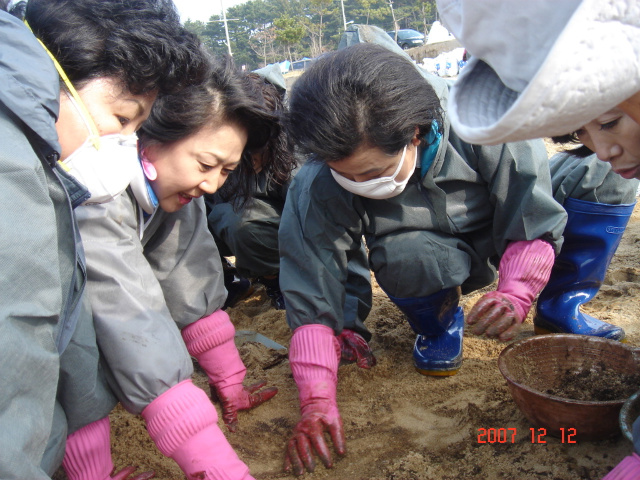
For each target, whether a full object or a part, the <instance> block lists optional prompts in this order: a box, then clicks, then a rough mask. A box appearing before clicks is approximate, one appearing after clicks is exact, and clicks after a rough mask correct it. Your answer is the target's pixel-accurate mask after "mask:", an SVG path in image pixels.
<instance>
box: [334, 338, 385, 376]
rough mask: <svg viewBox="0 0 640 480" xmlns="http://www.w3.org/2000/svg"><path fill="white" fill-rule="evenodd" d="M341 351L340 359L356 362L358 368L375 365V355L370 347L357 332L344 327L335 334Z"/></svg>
mask: <svg viewBox="0 0 640 480" xmlns="http://www.w3.org/2000/svg"><path fill="white" fill-rule="evenodd" d="M337 338H338V342H339V343H340V350H341V352H342V360H344V361H346V362H356V365H358V366H359V367H360V368H367V369H368V368H371V367H375V365H376V357H374V356H373V352H372V351H371V347H370V346H369V344H368V343H367V341H366V340H365V339H364V338H363V337H362V335H360V334H359V333H356V332H354V331H353V330H349V329H348V328H345V329H343V330H342V333H341V334H340V335H338V336H337Z"/></svg>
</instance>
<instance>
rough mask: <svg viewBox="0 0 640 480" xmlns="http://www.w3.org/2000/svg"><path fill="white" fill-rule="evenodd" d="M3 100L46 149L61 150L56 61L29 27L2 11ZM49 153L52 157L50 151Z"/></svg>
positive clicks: (0, 98)
mask: <svg viewBox="0 0 640 480" xmlns="http://www.w3.org/2000/svg"><path fill="white" fill-rule="evenodd" d="M0 45H2V52H1V54H0V85H2V88H0V103H2V104H4V105H5V106H6V107H7V108H8V109H9V110H10V111H11V112H13V113H14V114H15V115H16V116H17V117H18V118H20V120H22V122H24V123H25V125H27V126H28V127H29V128H30V129H31V130H32V131H33V132H34V133H35V134H36V136H37V137H39V138H40V139H41V140H42V143H43V144H42V148H43V149H46V150H55V151H56V152H58V153H59V152H60V146H59V144H58V135H57V133H56V129H55V121H56V119H57V117H58V109H59V103H58V100H59V94H60V83H59V77H58V73H57V72H56V69H55V67H54V65H53V62H52V61H51V59H50V58H49V56H48V55H47V52H46V51H45V50H44V48H43V47H42V45H40V43H39V42H38V40H37V39H36V37H35V36H34V35H33V34H32V33H31V32H30V31H29V29H28V28H27V27H26V26H25V25H24V24H23V23H22V22H21V21H20V20H18V19H17V18H15V17H14V16H12V15H10V14H8V13H7V12H4V11H0ZM46 150H45V152H44V153H45V155H47V156H48V153H53V152H46Z"/></svg>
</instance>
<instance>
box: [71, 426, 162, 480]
mask: <svg viewBox="0 0 640 480" xmlns="http://www.w3.org/2000/svg"><path fill="white" fill-rule="evenodd" d="M110 430H111V428H110V424H109V418H108V417H105V418H103V419H101V420H97V421H95V422H93V423H90V424H89V425H86V426H84V427H82V428H81V429H80V430H77V431H75V432H73V433H72V434H71V435H69V436H68V437H67V445H66V447H65V451H64V459H63V460H62V467H63V468H64V471H65V473H66V474H67V478H68V479H69V480H146V479H149V478H153V476H154V475H155V473H154V472H144V473H141V474H139V475H136V476H135V477H129V475H131V474H132V473H133V472H135V471H136V467H126V468H124V469H122V470H120V471H119V472H117V473H112V472H113V461H112V460H111V438H110V436H111V435H110V434H111V432H110Z"/></svg>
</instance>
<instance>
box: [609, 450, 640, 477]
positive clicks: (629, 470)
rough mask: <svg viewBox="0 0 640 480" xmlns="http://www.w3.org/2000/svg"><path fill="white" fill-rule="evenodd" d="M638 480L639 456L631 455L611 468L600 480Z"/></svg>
mask: <svg viewBox="0 0 640 480" xmlns="http://www.w3.org/2000/svg"><path fill="white" fill-rule="evenodd" d="M638 478H640V456H639V455H638V454H637V453H632V454H631V455H629V456H628V457H624V458H623V459H622V461H621V462H620V463H619V464H618V465H616V466H615V467H613V470H611V471H610V472H609V473H607V475H606V476H605V477H603V478H602V480H637V479H638Z"/></svg>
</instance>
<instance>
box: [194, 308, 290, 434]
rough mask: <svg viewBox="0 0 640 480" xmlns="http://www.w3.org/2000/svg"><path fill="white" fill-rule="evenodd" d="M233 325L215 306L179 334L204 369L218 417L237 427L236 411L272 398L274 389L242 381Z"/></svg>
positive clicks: (247, 408) (233, 428) (243, 373)
mask: <svg viewBox="0 0 640 480" xmlns="http://www.w3.org/2000/svg"><path fill="white" fill-rule="evenodd" d="M235 331H236V330H235V327H234V326H233V323H231V320H230V319H229V315H228V314H227V312H225V311H223V310H216V311H215V312H213V313H212V314H211V315H209V316H207V317H203V318H201V319H200V320H198V321H197V322H195V323H192V324H191V325H189V326H188V327H186V328H185V329H183V330H182V338H183V339H184V342H185V344H186V346H187V350H188V351H189V353H190V354H191V355H192V356H194V357H195V358H196V359H197V360H198V363H199V364H200V366H201V367H202V368H203V369H204V371H205V372H207V376H208V377H209V383H210V384H211V393H212V399H214V400H215V399H217V400H219V401H220V403H221V405H222V420H223V421H224V423H225V425H226V426H227V428H228V429H229V430H230V431H232V432H235V431H236V430H237V429H238V412H239V411H240V410H249V409H251V408H253V407H257V406H258V405H260V404H262V403H264V402H266V401H267V400H269V399H270V398H272V397H273V396H274V395H275V394H276V393H278V389H277V388H276V387H271V388H266V389H264V390H262V391H258V390H260V389H261V388H262V387H264V386H265V385H266V382H264V381H262V382H258V383H255V384H253V385H251V386H249V387H245V386H243V385H242V381H243V380H244V376H245V374H246V372H247V369H246V368H245V366H244V363H242V359H241V358H240V354H239V353H238V349H237V348H236V345H235V343H234V342H233V337H234V335H235Z"/></svg>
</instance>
